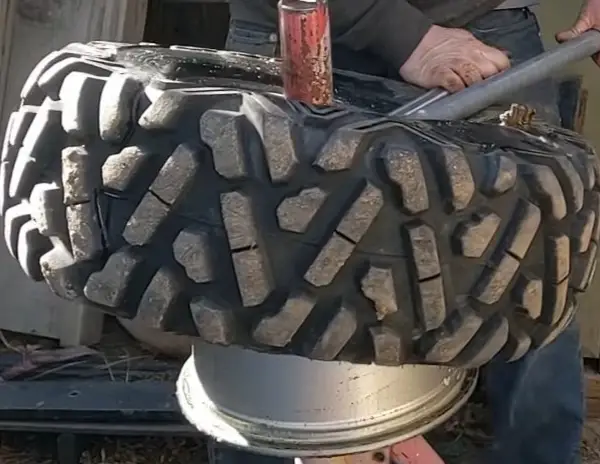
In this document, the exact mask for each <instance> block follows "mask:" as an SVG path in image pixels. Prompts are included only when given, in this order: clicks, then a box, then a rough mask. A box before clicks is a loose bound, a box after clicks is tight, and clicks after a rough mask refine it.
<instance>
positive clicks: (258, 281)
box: [232, 248, 273, 307]
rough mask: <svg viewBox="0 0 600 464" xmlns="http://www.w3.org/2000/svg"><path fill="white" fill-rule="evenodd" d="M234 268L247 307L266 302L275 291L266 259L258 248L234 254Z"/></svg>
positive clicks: (243, 302)
mask: <svg viewBox="0 0 600 464" xmlns="http://www.w3.org/2000/svg"><path fill="white" fill-rule="evenodd" d="M232 258H233V266H234V268H235V275H236V277H237V282H238V288H239V290H240V295H241V297H242V304H243V305H244V306H245V307H249V306H256V305H259V304H261V303H262V302H264V301H265V299H266V298H267V296H269V293H270V292H271V291H272V290H273V286H272V283H271V278H270V277H271V276H270V275H269V270H268V268H267V263H266V262H265V257H264V256H263V254H262V253H261V251H260V250H259V249H257V248H253V249H251V250H244V251H237V252H234V253H233V256H232Z"/></svg>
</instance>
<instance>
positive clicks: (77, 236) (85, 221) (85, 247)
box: [66, 203, 104, 262]
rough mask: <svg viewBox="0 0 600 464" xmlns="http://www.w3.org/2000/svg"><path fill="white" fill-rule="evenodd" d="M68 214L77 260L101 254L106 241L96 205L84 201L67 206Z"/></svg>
mask: <svg viewBox="0 0 600 464" xmlns="http://www.w3.org/2000/svg"><path fill="white" fill-rule="evenodd" d="M66 214H67V226H68V229H69V238H70V239H71V248H72V250H73V258H74V259H75V261H76V262H81V261H87V260H90V259H93V258H95V257H97V256H98V255H99V254H101V253H102V252H103V251H104V243H103V237H102V230H101V229H100V224H98V216H97V215H96V209H95V207H94V205H92V204H91V203H83V204H80V205H71V206H67V211H66Z"/></svg>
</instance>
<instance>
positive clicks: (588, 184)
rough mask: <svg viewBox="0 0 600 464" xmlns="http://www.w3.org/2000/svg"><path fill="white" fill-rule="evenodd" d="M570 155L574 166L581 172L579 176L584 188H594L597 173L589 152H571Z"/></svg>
mask: <svg viewBox="0 0 600 464" xmlns="http://www.w3.org/2000/svg"><path fill="white" fill-rule="evenodd" d="M568 156H569V157H570V160H571V162H572V163H573V166H574V167H575V169H576V170H577V172H578V173H579V177H580V178H581V182H583V185H584V188H585V189H586V190H592V189H593V188H594V184H595V183H596V173H595V172H594V166H593V163H592V162H591V161H590V160H589V155H588V154H587V153H581V152H578V153H575V154H569V155H568ZM592 156H596V155H592Z"/></svg>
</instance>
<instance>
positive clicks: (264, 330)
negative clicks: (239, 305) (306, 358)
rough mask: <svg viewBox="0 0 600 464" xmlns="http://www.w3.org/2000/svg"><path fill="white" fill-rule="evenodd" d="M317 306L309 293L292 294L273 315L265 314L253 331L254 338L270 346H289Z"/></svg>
mask: <svg viewBox="0 0 600 464" xmlns="http://www.w3.org/2000/svg"><path fill="white" fill-rule="evenodd" d="M314 306H315V301H314V300H313V299H312V298H310V297H309V296H307V295H298V296H292V297H291V298H289V299H288V300H287V301H286V302H285V304H284V305H283V307H282V308H281V309H280V310H279V311H278V312H277V313H276V314H275V315H273V316H265V317H264V318H263V319H262V320H261V321H260V322H259V323H258V324H257V326H256V328H255V329H254V332H253V336H254V340H256V341H257V342H258V343H262V344H264V345H268V346H274V347H278V348H283V347H285V346H287V345H288V344H289V343H290V341H291V340H292V337H293V336H294V334H295V333H296V332H297V331H298V329H299V328H300V326H301V325H302V323H303V322H304V321H305V320H306V318H307V317H308V315H309V314H310V312H311V311H312V309H313V308H314Z"/></svg>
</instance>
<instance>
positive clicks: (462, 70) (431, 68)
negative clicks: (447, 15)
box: [400, 0, 597, 92]
mask: <svg viewBox="0 0 600 464" xmlns="http://www.w3.org/2000/svg"><path fill="white" fill-rule="evenodd" d="M592 1H597V0H592ZM509 66H510V61H509V59H508V56H507V55H506V54H505V53H504V52H502V51H500V50H498V49H497V48H493V47H490V46H488V45H486V44H484V43H483V42H480V41H479V40H477V39H476V38H475V37H474V36H473V34H471V33H470V32H468V31H466V30H464V29H450V28H446V27H441V26H432V27H431V29H429V31H428V32H427V34H425V36H424V37H423V39H421V42H420V43H419V45H417V48H415V50H414V51H413V53H412V55H410V57H409V58H408V60H406V62H405V63H404V64H403V65H402V67H401V68H400V76H402V78H403V79H404V80H405V81H407V82H410V83H411V84H415V85H418V86H420V87H424V88H426V89H431V88H434V87H443V88H445V89H446V90H448V91H449V92H457V91H459V90H462V89H464V88H465V87H467V86H469V85H472V84H474V83H475V82H478V81H481V80H482V79H485V78H487V77H490V76H492V75H494V74H496V73H498V72H500V71H502V70H504V69H506V68H508V67H509Z"/></svg>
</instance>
